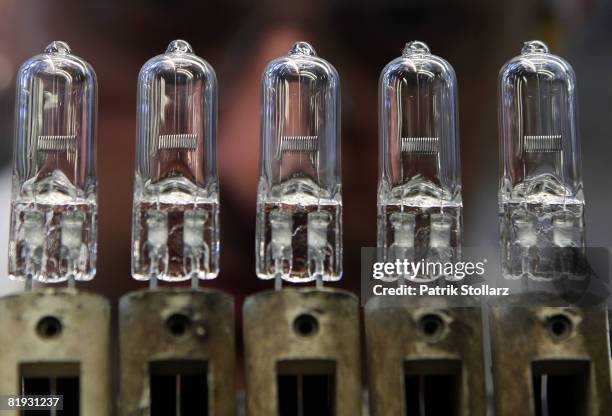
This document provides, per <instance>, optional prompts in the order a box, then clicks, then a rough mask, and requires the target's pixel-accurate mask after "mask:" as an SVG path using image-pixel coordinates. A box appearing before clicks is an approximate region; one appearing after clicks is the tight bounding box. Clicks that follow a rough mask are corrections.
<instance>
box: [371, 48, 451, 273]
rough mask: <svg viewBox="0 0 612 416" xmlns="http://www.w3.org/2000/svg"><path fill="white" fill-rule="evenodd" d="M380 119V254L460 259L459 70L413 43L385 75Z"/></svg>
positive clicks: (389, 258)
mask: <svg viewBox="0 0 612 416" xmlns="http://www.w3.org/2000/svg"><path fill="white" fill-rule="evenodd" d="M379 117H380V119H379V123H380V129H379V132H380V137H379V143H380V147H379V150H380V152H381V157H380V160H381V163H380V182H379V189H378V247H379V249H381V250H382V253H383V255H384V256H385V258H386V259H387V261H395V260H397V259H401V260H403V259H406V260H408V261H419V260H420V259H426V260H427V261H430V262H442V263H445V262H449V261H457V260H458V258H459V256H460V250H461V223H462V201H461V177H460V163H459V128H458V125H457V80H456V77H455V72H454V71H453V68H452V67H451V66H450V64H449V63H448V62H446V61H445V60H444V59H442V58H440V57H438V56H435V55H432V54H431V53H430V51H429V48H428V47H427V45H425V44H424V43H423V42H419V41H413V42H410V43H408V44H407V45H406V47H405V49H404V52H403V54H402V56H400V57H399V58H397V59H394V60H393V61H391V62H390V63H389V64H388V65H387V66H386V67H385V68H384V69H383V71H382V74H381V76H380V84H379ZM398 256H399V257H398ZM437 277H440V276H429V275H419V276H411V279H413V280H425V281H427V280H431V279H435V278H437ZM446 278H448V279H453V277H452V276H446Z"/></svg>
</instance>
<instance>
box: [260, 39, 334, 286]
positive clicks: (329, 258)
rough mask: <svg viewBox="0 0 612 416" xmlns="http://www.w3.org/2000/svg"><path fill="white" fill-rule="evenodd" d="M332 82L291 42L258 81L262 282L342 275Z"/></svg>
mask: <svg viewBox="0 0 612 416" xmlns="http://www.w3.org/2000/svg"><path fill="white" fill-rule="evenodd" d="M339 117H340V80H339V78H338V73H337V72H336V70H335V69H334V67H333V66H331V64H330V63H329V62H327V61H325V60H323V59H321V58H319V57H317V56H316V53H315V51H314V49H313V48H312V47H311V46H310V45H309V44H308V43H306V42H298V43H296V44H295V45H293V47H292V48H291V50H290V51H289V54H288V55H287V56H283V57H281V58H278V59H276V60H274V61H272V62H271V63H270V64H268V66H267V67H266V69H265V71H264V74H263V80H262V130H261V177H260V180H259V189H258V194H257V231H256V269H257V275H258V276H259V277H260V278H262V279H273V278H280V279H283V280H287V281H292V282H306V281H313V280H317V281H335V280H339V279H340V277H341V275H342V228H341V218H342V201H341V189H340V173H341V172H340V124H339Z"/></svg>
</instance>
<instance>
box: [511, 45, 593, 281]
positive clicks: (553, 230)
mask: <svg viewBox="0 0 612 416" xmlns="http://www.w3.org/2000/svg"><path fill="white" fill-rule="evenodd" d="M499 123H500V126H499V127H500V146H501V149H502V152H501V167H502V169H501V172H500V189H499V215H500V233H501V240H502V269H503V274H504V276H505V277H507V278H520V277H527V278H530V279H535V280H545V279H550V278H552V277H556V276H559V275H560V274H559V273H557V271H555V270H554V267H555V266H554V265H555V263H559V259H558V258H556V257H558V256H563V255H564V250H563V249H564V248H570V249H571V248H581V247H584V244H585V240H584V196H583V192H582V177H581V162H580V142H579V138H578V131H577V124H576V77H575V75H574V71H573V69H572V67H571V66H570V65H569V64H568V63H567V62H566V61H565V60H563V59H561V58H560V57H558V56H555V55H552V54H551V53H549V51H548V47H547V46H546V45H545V44H544V43H543V42H540V41H530V42H526V43H525V44H524V46H523V49H522V51H521V54H520V55H519V56H517V57H515V58H513V59H512V60H510V61H509V62H508V63H506V64H505V65H504V66H503V67H502V69H501V72H500V75H499ZM526 258H527V259H528V261H525V259H526ZM561 262H562V261H561Z"/></svg>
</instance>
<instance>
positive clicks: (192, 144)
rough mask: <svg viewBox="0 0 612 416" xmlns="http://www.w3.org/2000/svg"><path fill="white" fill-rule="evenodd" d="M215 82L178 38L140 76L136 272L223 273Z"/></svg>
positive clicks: (139, 275)
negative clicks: (221, 265) (220, 256)
mask: <svg viewBox="0 0 612 416" xmlns="http://www.w3.org/2000/svg"><path fill="white" fill-rule="evenodd" d="M216 134H217V79H216V76H215V72H214V70H213V68H212V67H211V66H210V65H209V64H208V63H207V62H206V61H204V60H203V59H202V58H200V57H198V56H196V55H195V54H194V53H193V50H192V49H191V46H190V45H189V44H188V43H187V42H185V41H183V40H175V41H173V42H172V43H170V45H169V46H168V49H167V50H166V53H164V54H162V55H159V56H156V57H154V58H152V59H151V60H149V61H148V62H147V63H145V65H144V66H143V67H142V69H141V71H140V75H139V77H138V137H137V142H136V175H135V183H134V218H133V234H132V238H133V253H132V275H133V276H134V278H135V279H138V280H150V279H159V280H165V281H182V280H188V279H192V280H193V279H212V278H215V277H216V276H217V274H218V272H219V219H218V216H219V197H218V178H217V161H216V154H215V152H216V150H215V146H216V144H215V142H216Z"/></svg>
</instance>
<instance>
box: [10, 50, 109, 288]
mask: <svg viewBox="0 0 612 416" xmlns="http://www.w3.org/2000/svg"><path fill="white" fill-rule="evenodd" d="M15 113H16V118H15V146H14V158H13V186H12V199H11V229H10V240H9V276H10V277H11V278H18V279H28V280H36V281H40V282H49V283H51V282H62V281H66V280H71V281H72V280H91V279H92V278H93V277H94V275H95V273H96V250H97V249H96V225H97V224H96V223H97V217H96V215H97V199H96V187H97V182H96V149H95V139H96V137H95V136H96V115H97V114H96V113H97V81H96V74H95V72H94V70H93V68H92V67H91V66H90V65H89V64H88V63H87V62H85V61H84V60H82V59H81V58H79V57H77V56H75V55H73V54H72V53H71V51H70V47H69V46H68V44H66V43H65V42H60V41H56V42H52V43H51V44H49V46H47V47H46V48H45V50H44V52H43V53H42V54H40V55H36V56H34V57H32V58H30V59H29V60H27V61H26V62H25V63H24V64H23V65H22V67H21V69H20V70H19V74H18V76H17V94H16V108H15Z"/></svg>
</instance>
